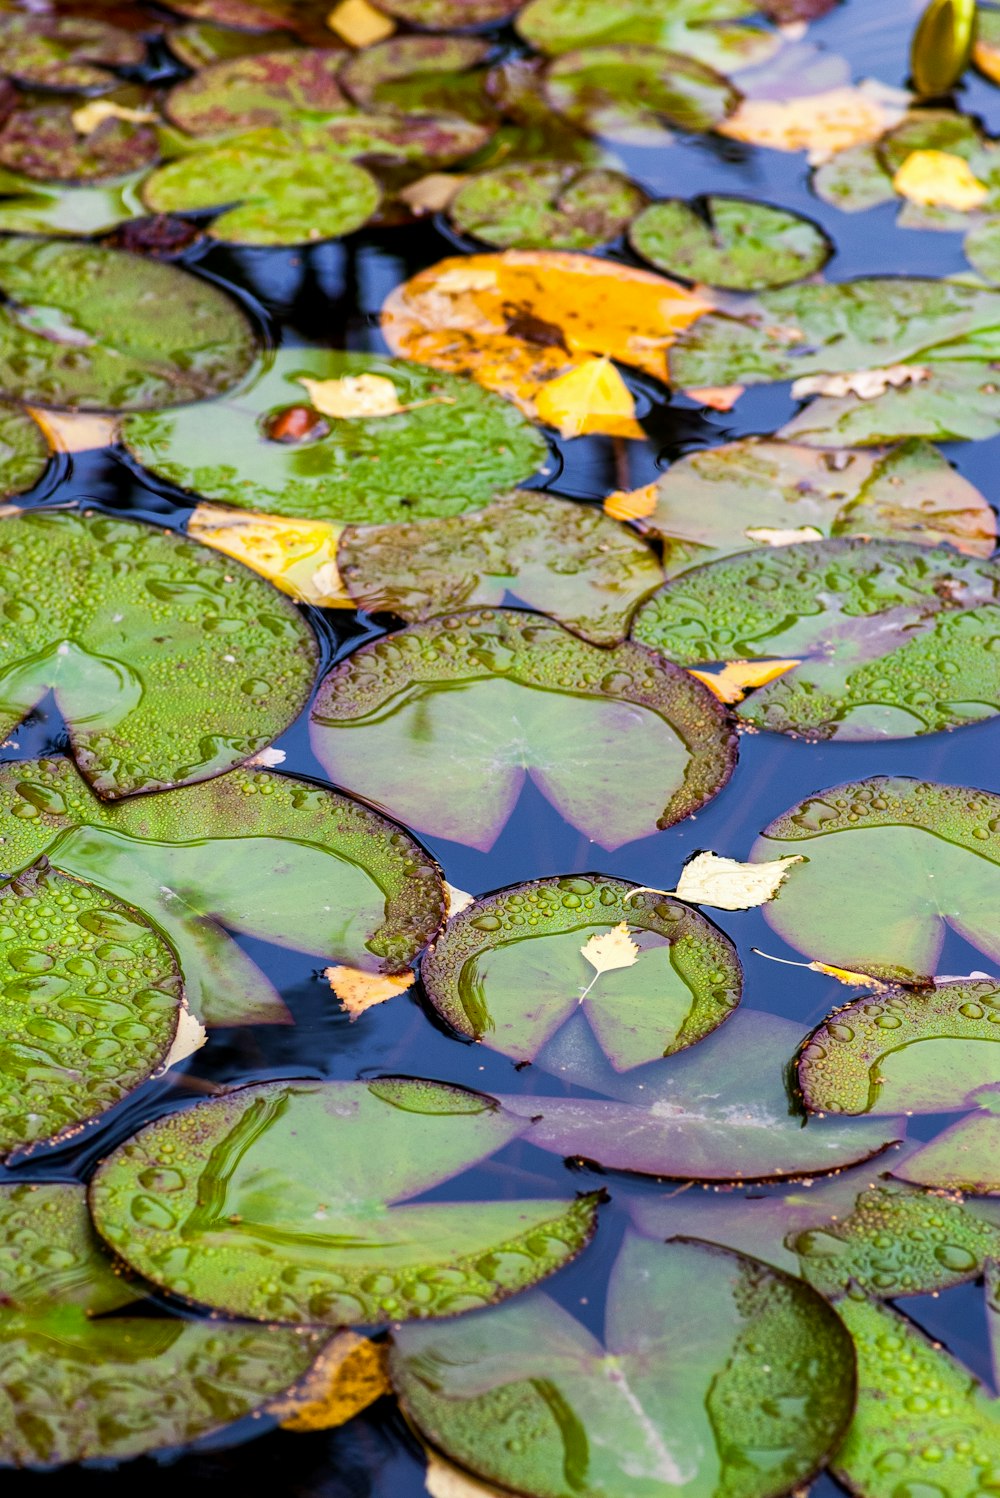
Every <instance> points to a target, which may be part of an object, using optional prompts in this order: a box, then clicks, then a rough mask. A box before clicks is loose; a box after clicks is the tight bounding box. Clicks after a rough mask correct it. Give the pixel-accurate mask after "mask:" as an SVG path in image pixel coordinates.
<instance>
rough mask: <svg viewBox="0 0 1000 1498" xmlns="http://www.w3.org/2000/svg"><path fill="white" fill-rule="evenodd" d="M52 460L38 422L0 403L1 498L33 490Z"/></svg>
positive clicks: (18, 407)
mask: <svg viewBox="0 0 1000 1498" xmlns="http://www.w3.org/2000/svg"><path fill="white" fill-rule="evenodd" d="M0 221H2V220H0ZM51 457H52V454H51V452H50V451H49V444H48V443H47V442H46V440H45V437H44V435H43V433H42V429H41V427H40V426H39V425H38V423H37V422H36V421H34V420H33V419H32V417H30V416H29V415H28V413H27V411H22V409H21V407H20V406H15V405H12V404H10V403H9V402H8V401H0V497H2V498H4V499H10V498H11V496H12V495H15V494H25V493H26V492H27V491H28V490H29V489H33V488H34V487H35V485H36V484H37V483H38V481H39V479H40V478H41V476H42V474H43V473H44V472H45V470H46V468H48V466H49V460H50V459H51Z"/></svg>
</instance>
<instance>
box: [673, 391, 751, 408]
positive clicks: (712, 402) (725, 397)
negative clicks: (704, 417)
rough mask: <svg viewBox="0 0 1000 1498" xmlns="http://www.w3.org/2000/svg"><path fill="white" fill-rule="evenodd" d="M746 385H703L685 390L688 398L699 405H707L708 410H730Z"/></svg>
mask: <svg viewBox="0 0 1000 1498" xmlns="http://www.w3.org/2000/svg"><path fill="white" fill-rule="evenodd" d="M746 388H747V387H746V386H745V385H705V386H703V387H702V388H700V389H695V390H685V392H684V394H685V395H686V396H687V397H688V399H689V400H693V401H697V402H698V404H699V406H708V408H709V410H710V411H731V410H732V409H733V407H734V406H735V404H736V402H737V401H738V400H739V398H740V396H741V395H742V394H743V392H744V390H745V389H746Z"/></svg>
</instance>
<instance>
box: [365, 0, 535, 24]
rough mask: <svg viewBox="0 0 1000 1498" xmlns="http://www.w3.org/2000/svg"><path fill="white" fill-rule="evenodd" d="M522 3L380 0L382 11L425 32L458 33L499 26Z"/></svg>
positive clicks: (508, 0) (503, 0) (516, 0)
mask: <svg viewBox="0 0 1000 1498" xmlns="http://www.w3.org/2000/svg"><path fill="white" fill-rule="evenodd" d="M521 3H522V0H379V6H378V8H379V10H383V11H385V12H386V14H387V15H390V16H396V17H397V19H398V20H400V21H405V22H406V23H407V24H408V25H410V26H416V27H420V28H422V29H423V30H425V31H458V30H459V29H460V28H461V27H463V26H495V25H497V24H498V23H499V22H500V21H506V20H507V18H508V17H509V16H512V15H513V14H514V12H515V11H516V10H517V9H518V7H519V6H520V5H521Z"/></svg>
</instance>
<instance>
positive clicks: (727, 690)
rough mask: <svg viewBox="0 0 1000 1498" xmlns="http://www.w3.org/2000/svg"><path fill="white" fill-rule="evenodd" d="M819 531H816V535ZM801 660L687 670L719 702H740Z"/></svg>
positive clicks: (734, 664)
mask: <svg viewBox="0 0 1000 1498" xmlns="http://www.w3.org/2000/svg"><path fill="white" fill-rule="evenodd" d="M818 535H819V532H817V536H818ZM801 664H802V662H801V661H729V662H728V663H727V664H726V665H725V666H723V668H722V670H721V671H694V670H690V671H688V675H689V676H697V678H698V680H699V681H701V682H704V684H705V686H706V687H708V689H709V691H710V692H714V693H715V695H716V697H718V699H719V701H720V702H727V703H734V702H742V701H743V698H744V697H745V696H746V694H747V692H749V691H751V690H752V688H753V687H766V686H767V684H768V682H769V681H777V679H778V677H779V676H784V674H785V672H786V671H791V669H792V667H793V666H801Z"/></svg>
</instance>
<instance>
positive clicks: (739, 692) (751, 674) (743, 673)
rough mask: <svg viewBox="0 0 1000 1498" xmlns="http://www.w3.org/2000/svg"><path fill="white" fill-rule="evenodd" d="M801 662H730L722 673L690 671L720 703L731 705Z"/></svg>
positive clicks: (690, 674) (775, 679)
mask: <svg viewBox="0 0 1000 1498" xmlns="http://www.w3.org/2000/svg"><path fill="white" fill-rule="evenodd" d="M801 664H802V662H801V661H729V662H728V664H727V665H725V666H723V668H722V670H721V671H688V675H689V676H696V677H697V678H698V680H699V681H701V682H704V684H705V686H706V687H708V690H709V691H710V692H714V693H715V695H716V697H718V699H719V701H720V702H726V703H729V704H730V705H731V704H732V703H735V702H742V701H743V699H744V697H745V696H746V694H747V693H748V692H750V691H752V690H753V688H754V687H766V686H767V684H768V682H769V681H777V679H778V677H779V676H784V674H785V672H786V671H791V669H792V667H793V666H801Z"/></svg>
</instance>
